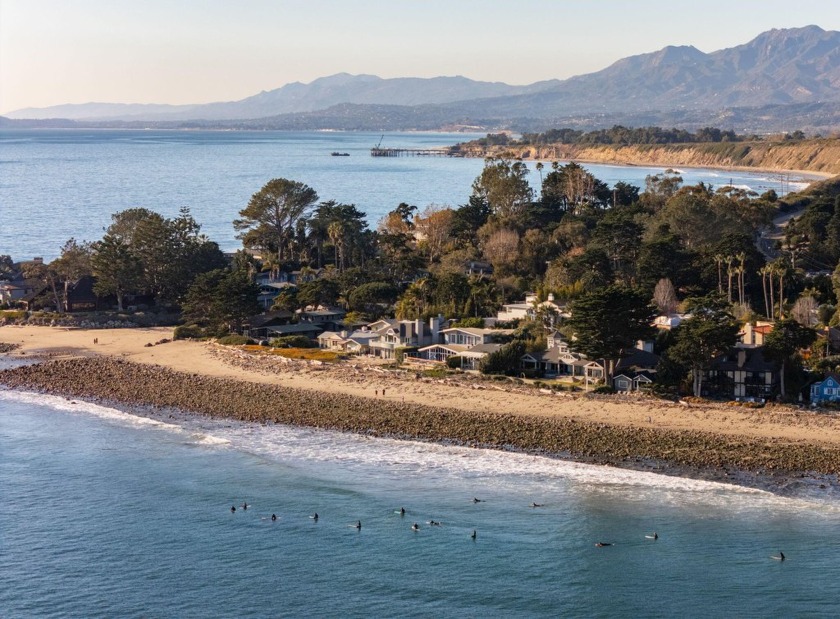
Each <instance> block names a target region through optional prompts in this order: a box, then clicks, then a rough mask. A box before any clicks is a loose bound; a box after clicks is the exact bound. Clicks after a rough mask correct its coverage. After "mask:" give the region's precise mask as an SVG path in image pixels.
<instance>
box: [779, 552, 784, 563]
mask: <svg viewBox="0 0 840 619" xmlns="http://www.w3.org/2000/svg"><path fill="white" fill-rule="evenodd" d="M784 560H785V553H783V552H782V551H781V550H780V551H779V561H784Z"/></svg>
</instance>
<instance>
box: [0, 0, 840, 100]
mask: <svg viewBox="0 0 840 619" xmlns="http://www.w3.org/2000/svg"><path fill="white" fill-rule="evenodd" d="M809 24H816V25H818V26H820V27H821V28H823V29H825V30H840V1H838V0H796V1H795V2H792V1H790V0H725V1H724V0H692V1H686V0H667V1H663V0H633V1H631V0H600V1H599V0H483V1H479V0H415V1H408V0H345V1H339V0H298V1H283V0H235V1H234V0H0V113H5V112H10V111H13V110H17V109H21V108H25V107H45V106H50V105H58V104H62V103H86V102H90V101H97V102H108V103H170V104H184V103H208V102H211V101H232V100H237V99H242V98H245V97H248V96H251V95H254V94H256V93H258V92H260V91H262V90H272V89H274V88H279V87H280V86H282V85H284V84H287V83H290V82H295V81H301V82H311V81H312V80H314V79H316V78H318V77H323V76H327V75H332V74H335V73H340V72H347V73H353V74H359V73H368V74H373V75H378V76H380V77H386V78H387V77H434V76H438V75H464V76H466V77H469V78H472V79H477V80H485V81H501V82H507V83H509V84H529V83H532V82H536V81H539V80H545V79H554V78H558V79H563V78H567V77H571V76H572V75H580V74H583V73H589V72H592V71H597V70H599V69H603V68H604V67H606V66H608V65H610V64H612V63H613V62H615V61H616V60H618V59H620V58H623V57H625V56H630V55H635V54H640V53H645V52H651V51H655V50H657V49H661V48H662V47H664V46H666V45H693V46H695V47H697V48H698V49H700V50H702V51H704V52H711V51H715V50H718V49H723V48H726V47H734V46H736V45H740V44H742V43H746V42H747V41H749V40H750V39H752V38H754V37H755V36H756V35H758V34H760V33H761V32H764V31H765V30H769V29H771V28H792V27H801V26H805V25H809Z"/></svg>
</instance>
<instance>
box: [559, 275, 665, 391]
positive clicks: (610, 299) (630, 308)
mask: <svg viewBox="0 0 840 619" xmlns="http://www.w3.org/2000/svg"><path fill="white" fill-rule="evenodd" d="M571 310H572V316H571V318H569V319H568V320H567V321H566V324H567V325H568V326H569V329H570V330H571V332H572V333H573V334H574V336H575V339H574V341H573V342H572V343H571V348H572V349H573V350H575V351H577V352H580V353H583V354H585V355H586V356H587V357H589V358H590V359H604V363H605V366H606V367H605V368H604V369H605V370H606V379H607V384H610V383H611V381H612V375H613V371H614V369H615V364H616V363H617V361H618V360H619V359H621V357H623V356H624V355H625V351H627V350H630V349H632V348H633V347H634V346H635V344H636V342H637V341H639V340H645V339H649V338H651V337H652V336H653V334H654V332H655V329H654V327H653V326H652V322H653V318H654V316H655V315H656V311H655V309H654V308H653V306H652V305H650V302H649V301H648V296H647V295H646V294H644V293H642V292H641V291H639V290H634V289H632V288H628V287H626V286H618V285H613V286H608V287H607V288H603V289H601V290H596V291H594V292H590V293H588V294H585V295H583V296H582V297H580V298H579V299H577V300H575V301H574V302H572V306H571Z"/></svg>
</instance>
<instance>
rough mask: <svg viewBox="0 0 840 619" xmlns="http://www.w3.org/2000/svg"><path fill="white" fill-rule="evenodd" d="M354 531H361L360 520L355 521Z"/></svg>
mask: <svg viewBox="0 0 840 619" xmlns="http://www.w3.org/2000/svg"><path fill="white" fill-rule="evenodd" d="M356 530H357V531H361V530H362V521H361V520H357V521H356Z"/></svg>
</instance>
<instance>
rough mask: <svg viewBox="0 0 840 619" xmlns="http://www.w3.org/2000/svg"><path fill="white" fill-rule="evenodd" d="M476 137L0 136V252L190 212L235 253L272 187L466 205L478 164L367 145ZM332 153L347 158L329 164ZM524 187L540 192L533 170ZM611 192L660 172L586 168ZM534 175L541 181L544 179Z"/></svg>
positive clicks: (375, 218) (375, 207)
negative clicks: (139, 211)
mask: <svg viewBox="0 0 840 619" xmlns="http://www.w3.org/2000/svg"><path fill="white" fill-rule="evenodd" d="M474 137H478V136H477V135H471V134H462V133H396V134H394V133H391V134H387V135H384V136H383V135H380V134H373V133H342V132H280V131H159V130H149V131H143V130H81V129H80V130H49V129H41V130H3V131H0V254H10V255H12V257H13V258H15V259H17V260H23V259H30V258H32V257H33V256H43V257H44V258H45V259H47V260H50V259H52V258H55V257H57V256H58V254H59V249H60V247H61V246H62V245H63V244H64V242H65V241H66V240H67V239H69V238H70V237H74V238H76V239H77V240H88V241H93V240H97V239H99V238H101V237H102V232H103V229H104V228H105V227H107V226H108V224H109V223H110V216H111V214H112V213H115V212H117V211H121V210H125V209H128V208H134V207H145V208H149V209H152V210H154V211H157V212H159V213H162V214H163V215H166V216H169V217H171V216H175V215H177V213H178V210H179V209H180V208H181V207H184V206H186V207H189V208H190V209H191V210H192V213H193V215H194V216H195V217H196V219H197V220H198V221H199V222H200V223H201V224H202V225H203V232H204V233H205V234H207V235H208V236H209V237H210V238H211V239H212V240H214V241H216V242H218V243H219V245H220V246H221V247H222V249H223V250H225V251H233V250H235V249H237V248H238V247H240V242H239V241H238V240H237V239H236V233H235V231H234V229H233V226H232V222H233V220H234V219H236V218H237V217H238V213H239V211H240V210H241V209H243V208H244V207H245V206H246V204H247V203H248V200H249V198H250V197H251V195H253V194H254V193H255V192H257V191H259V189H260V188H261V187H262V186H263V185H264V184H265V183H266V182H268V181H269V180H271V179H273V178H278V177H282V178H289V179H293V180H297V181H301V182H304V183H306V184H308V185H310V186H311V187H313V188H314V189H315V190H316V191H317V192H318V194H319V196H320V197H321V199H322V200H330V199H332V200H337V201H339V202H345V203H351V204H355V205H356V206H357V207H358V208H359V209H360V210H361V211H363V212H365V213H366V214H367V216H368V222H369V224H370V226H371V227H376V225H377V223H378V222H379V220H380V219H381V218H382V217H383V216H384V215H385V214H386V213H387V212H388V211H391V210H393V209H394V208H395V207H396V206H397V205H398V204H399V203H401V202H406V203H408V204H413V205H416V206H418V207H419V208H420V209H421V210H422V209H423V208H424V207H426V206H427V205H429V204H439V205H449V206H453V207H456V206H458V205H460V204H465V203H466V202H467V200H468V198H469V196H470V193H471V187H472V183H473V181H474V180H475V178H476V177H477V176H478V175H479V173H480V172H481V168H482V166H483V165H484V164H483V161H482V160H481V159H463V158H449V157H371V156H370V148H371V147H373V146H375V145H376V144H378V143H380V141H381V143H382V146H383V147H389V148H415V149H419V148H436V147H442V146H449V145H452V144H455V143H457V142H461V141H465V140H469V139H472V138H474ZM332 152H342V153H348V154H349V155H350V156H349V157H332V156H330V154H331V153H332ZM529 165H531V168H532V171H531V174H530V182H531V185H532V186H533V187H534V188H536V189H537V190H538V189H539V184H540V177H539V174H538V173H537V171H536V170H534V169H533V164H529ZM585 167H586V168H587V169H589V170H590V171H591V172H592V173H593V174H594V175H595V176H596V177H597V178H599V179H601V180H603V181H604V182H606V183H607V184H609V185H610V186H612V185H614V184H615V183H616V182H618V181H625V182H629V183H632V184H634V185H638V186H640V187H644V182H645V176H647V175H649V174H656V173H658V172H661V171H662V170H663V168H655V167H644V166H615V165H594V164H586V165H585ZM681 172H682V176H683V178H684V180H685V183H686V184H696V183H698V182H701V181H702V182H705V183H710V184H712V185H714V186H716V187H719V186H721V185H725V184H729V183H732V184H734V185H736V186H739V187H744V188H749V189H753V190H755V191H758V192H763V191H765V190H767V189H770V188H773V189H775V190H776V191H777V192H782V191H786V190H788V189H797V188H801V187H804V186H805V185H806V184H807V183H803V182H789V181H788V180H787V177H785V180H783V179H782V177H781V176H779V175H774V174H767V173H745V172H736V171H727V170H712V169H702V168H686V169H683V170H681ZM543 173H546V172H545V171H544V172H543Z"/></svg>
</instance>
